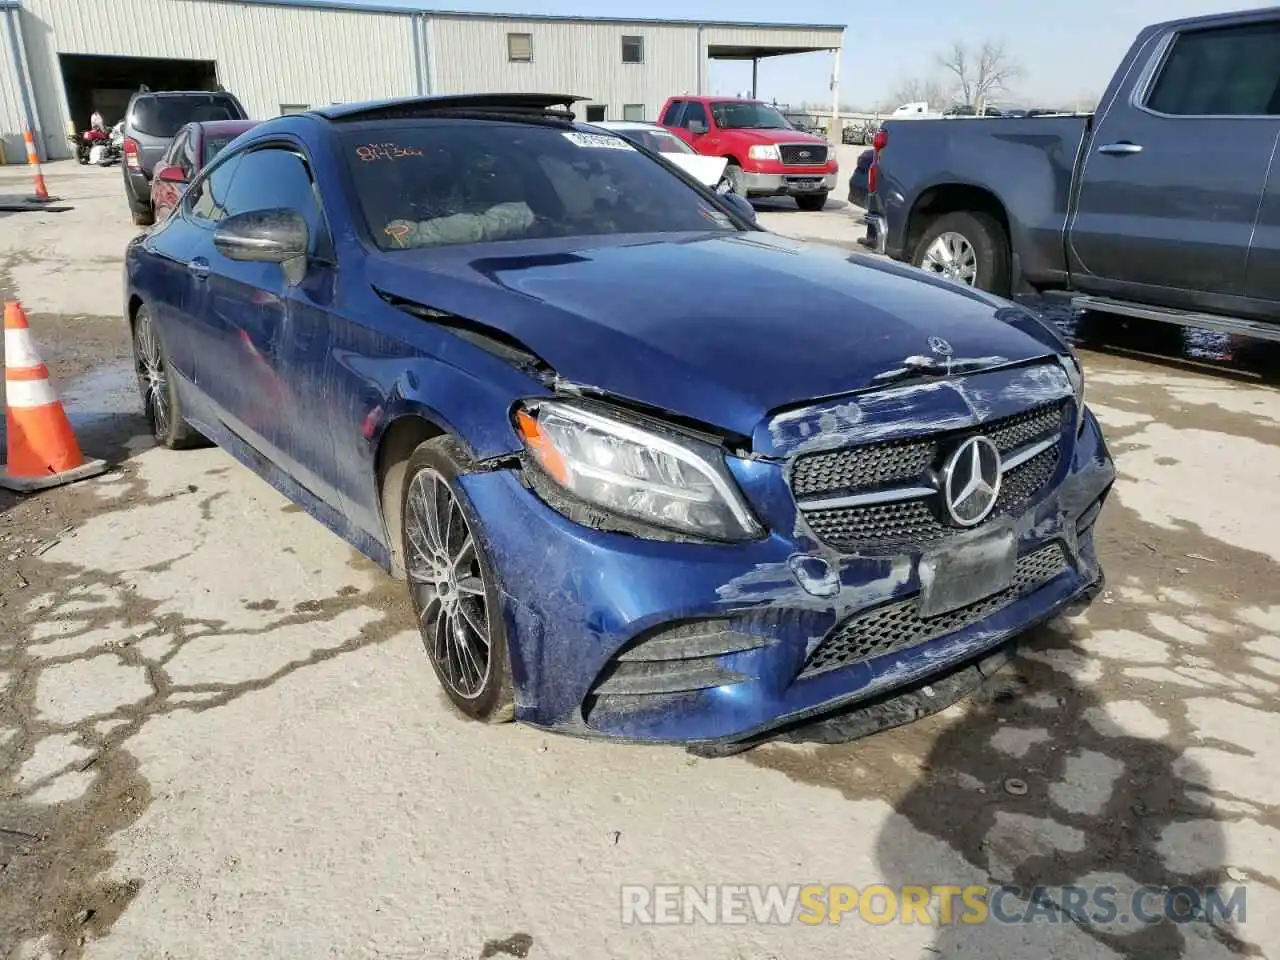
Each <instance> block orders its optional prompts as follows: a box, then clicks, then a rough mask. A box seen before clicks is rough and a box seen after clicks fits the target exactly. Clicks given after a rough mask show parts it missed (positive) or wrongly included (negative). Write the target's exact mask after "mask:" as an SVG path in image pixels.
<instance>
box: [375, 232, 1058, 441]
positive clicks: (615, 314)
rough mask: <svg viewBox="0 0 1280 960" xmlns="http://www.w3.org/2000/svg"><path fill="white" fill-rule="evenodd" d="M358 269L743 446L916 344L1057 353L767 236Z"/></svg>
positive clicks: (569, 247) (965, 306) (943, 295)
mask: <svg viewBox="0 0 1280 960" xmlns="http://www.w3.org/2000/svg"><path fill="white" fill-rule="evenodd" d="M368 269H369V280H370V282H371V283H372V284H373V285H374V286H375V287H377V288H379V289H381V290H383V291H385V292H386V293H390V294H394V295H396V296H398V297H403V298H405V299H409V300H413V301H416V302H418V303H421V304H424V305H427V306H431V307H435V308H437V309H441V310H446V311H449V312H451V313H454V314H457V315H459V316H462V317H465V318H467V319H469V320H471V321H475V322H480V323H483V324H486V325H488V326H491V327H493V328H496V329H498V330H501V331H503V332H505V333H506V334H508V335H510V336H512V337H514V338H515V339H517V340H518V341H520V342H521V343H523V344H525V345H526V346H527V347H528V348H529V349H530V350H532V351H533V352H535V353H536V354H538V355H539V356H540V357H542V358H543V359H544V360H545V361H546V362H547V363H549V364H550V365H551V366H552V367H553V368H554V369H555V371H556V372H557V373H558V374H559V375H560V376H561V377H562V378H564V379H566V380H569V381H572V382H575V383H578V384H581V385H585V386H588V387H594V388H596V389H598V390H600V391H603V392H605V393H609V394H613V395H616V396H619V397H625V398H630V399H631V400H634V401H638V402H640V403H644V404H648V405H650V406H653V407H657V408H662V409H666V410H669V411H671V412H673V413H676V414H679V415H682V416H684V417H688V418H692V419H694V420H698V421H701V422H703V423H707V424H711V425H715V426H718V427H720V428H722V429H725V430H730V431H733V432H735V433H738V434H740V435H743V436H749V435H750V434H751V433H752V430H753V429H754V427H755V426H756V425H758V424H759V423H760V422H761V421H762V420H763V419H764V418H765V416H766V414H769V413H770V412H773V411H777V410H779V409H782V408H786V407H792V406H796V405H799V404H803V403H806V402H809V401H813V400H817V399H821V398H827V397H834V396H840V395H843V394H847V393H850V392H853V391H858V390H863V389H865V388H867V387H873V386H877V385H878V381H876V379H875V377H876V375H877V374H882V373H884V372H885V371H888V370H892V369H896V368H900V367H901V366H902V364H903V361H904V360H905V359H906V358H907V357H910V356H922V355H923V356H929V355H931V345H930V338H931V337H933V338H941V339H943V340H945V341H946V342H947V343H948V344H950V347H951V349H952V351H953V355H954V356H955V357H957V358H977V357H991V358H999V359H1001V360H1006V361H1009V362H1016V361H1021V360H1027V359H1031V358H1034V357H1041V356H1047V355H1051V354H1053V353H1054V352H1057V350H1059V349H1061V340H1060V339H1059V338H1057V337H1056V335H1055V334H1053V333H1052V332H1050V331H1049V330H1048V328H1047V327H1045V326H1044V325H1043V324H1041V323H1040V322H1039V321H1038V320H1036V319H1035V318H1034V317H1032V316H1030V315H1029V314H1028V313H1027V312H1026V311H1025V310H1022V309H1021V308H1019V307H1016V306H1014V305H1012V304H1009V303H1007V302H1006V301H1002V300H998V299H996V298H994V297H988V296H987V295H985V294H982V293H978V292H974V291H972V290H969V289H968V288H964V287H959V286H957V285H955V284H953V283H950V282H947V281H943V280H939V279H935V278H932V277H930V276H928V275H927V274H925V273H923V272H922V271H919V270H916V269H914V268H911V267H906V266H903V265H900V264H894V263H892V262H890V261H884V260H880V259H877V258H872V257H869V256H866V255H860V254H850V253H848V252H847V251H843V250H839V249H836V248H832V247H822V246H816V245H809V244H804V243H801V242H799V241H792V240H787V239H785V238H782V237H778V236H776V235H773V234H768V233H739V234H730V235H719V236H714V237H708V236H706V235H702V234H699V235H669V236H666V237H664V238H663V239H657V240H655V239H654V238H653V237H652V236H644V237H601V238H577V239H575V240H538V241H525V242H509V243H493V244H475V245H468V246H465V247H452V248H440V249H435V250H425V249H424V250H405V251H396V252H393V253H384V254H378V255H375V256H373V257H371V258H370V261H369V267H368ZM935 345H936V344H935Z"/></svg>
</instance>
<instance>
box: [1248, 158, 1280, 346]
mask: <svg viewBox="0 0 1280 960" xmlns="http://www.w3.org/2000/svg"><path fill="white" fill-rule="evenodd" d="M1245 294H1246V295H1247V296H1249V297H1250V298H1252V299H1254V300H1259V301H1262V302H1261V303H1259V304H1258V306H1259V308H1261V311H1262V315H1263V316H1265V317H1269V318H1270V319H1272V320H1273V321H1274V320H1275V319H1276V317H1277V316H1278V315H1280V137H1277V138H1276V147H1275V152H1274V153H1273V154H1272V156H1271V173H1270V176H1269V177H1268V178H1267V185H1266V188H1265V189H1264V190H1263V192H1262V205H1261V206H1260V207H1259V208H1258V225H1257V228H1256V229H1255V230H1254V231H1253V244H1252V245H1251V246H1250V248H1249V265H1248V267H1247V269H1246V270H1245Z"/></svg>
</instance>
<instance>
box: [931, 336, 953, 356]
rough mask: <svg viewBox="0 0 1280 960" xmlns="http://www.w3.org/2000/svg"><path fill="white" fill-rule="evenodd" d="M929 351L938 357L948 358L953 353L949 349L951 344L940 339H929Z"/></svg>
mask: <svg viewBox="0 0 1280 960" xmlns="http://www.w3.org/2000/svg"><path fill="white" fill-rule="evenodd" d="M929 349H930V350H932V351H933V352H934V353H936V354H937V355H938V356H940V357H949V356H951V354H952V353H953V352H954V351H952V349H951V344H949V343H947V341H945V340H943V339H942V338H941V337H930V338H929Z"/></svg>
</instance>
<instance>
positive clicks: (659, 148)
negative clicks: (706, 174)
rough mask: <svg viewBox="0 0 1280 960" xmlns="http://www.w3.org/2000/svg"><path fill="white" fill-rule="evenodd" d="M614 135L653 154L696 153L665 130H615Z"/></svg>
mask: <svg viewBox="0 0 1280 960" xmlns="http://www.w3.org/2000/svg"><path fill="white" fill-rule="evenodd" d="M614 133H616V134H618V135H619V136H622V137H626V138H627V139H628V140H630V141H632V142H634V143H638V144H640V145H641V146H642V147H645V148H646V149H648V150H652V151H653V152H654V153H696V152H697V151H695V150H694V149H693V147H691V146H689V145H688V144H687V143H685V142H684V141H683V140H681V139H680V138H679V137H677V136H676V135H675V134H673V133H667V132H666V131H665V130H641V129H638V128H627V129H625V130H615V131H614Z"/></svg>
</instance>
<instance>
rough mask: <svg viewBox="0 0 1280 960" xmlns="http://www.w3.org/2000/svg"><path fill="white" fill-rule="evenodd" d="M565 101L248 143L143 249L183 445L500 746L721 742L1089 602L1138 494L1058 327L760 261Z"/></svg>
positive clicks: (170, 427) (144, 324)
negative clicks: (376, 586)
mask: <svg viewBox="0 0 1280 960" xmlns="http://www.w3.org/2000/svg"><path fill="white" fill-rule="evenodd" d="M576 99H577V98H573V97H560V96H551V95H547V96H542V95H529V94H523V95H509V96H498V95H488V96H460V97H436V98H422V99H413V100H404V101H394V102H379V103H371V104H360V105H344V106H335V107H332V108H329V109H326V110H317V111H313V112H311V113H306V114H301V115H293V116H286V117H280V118H278V119H275V120H270V121H267V122H265V123H263V124H260V125H259V126H256V127H255V128H254V129H253V130H251V131H249V132H248V133H246V134H244V135H242V136H241V137H239V138H238V139H237V140H236V141H234V142H233V143H232V144H231V145H229V146H228V147H227V148H225V149H224V150H223V152H222V153H221V154H220V155H219V157H218V158H217V160H216V161H215V162H214V163H213V164H211V165H210V166H209V167H208V168H207V169H205V170H204V171H203V172H202V173H201V174H200V176H198V177H197V178H196V179H195V180H194V181H193V182H192V183H191V184H190V186H189V187H188V188H187V190H186V193H185V195H184V197H183V199H182V202H181V204H180V205H179V207H178V208H177V209H176V210H175V212H174V213H173V215H172V216H170V217H169V218H168V219H167V220H165V221H164V222H163V223H162V224H159V225H158V226H156V227H155V228H154V229H152V230H151V231H149V232H148V233H146V234H144V235H142V236H140V237H138V238H137V239H135V240H134V241H133V242H132V243H131V245H130V247H129V250H128V255H127V259H126V287H127V292H126V297H127V304H126V315H127V318H128V321H129V324H130V328H131V330H132V334H133V343H134V350H135V359H136V364H137V372H138V380H139V386H140V389H141V391H142V395H143V400H144V403H145V408H146V411H147V415H148V416H149V418H150V420H151V424H152V427H153V429H154V432H155V435H156V438H157V439H158V440H159V442H160V443H162V444H163V445H165V446H168V447H181V446H186V445H191V444H193V443H198V442H201V441H202V440H204V438H208V439H209V440H212V441H214V442H216V443H217V444H219V445H220V446H222V447H224V448H225V449H226V450H227V451H229V452H230V453H231V454H232V455H233V456H235V457H236V458H237V459H238V460H240V461H241V462H242V463H244V464H245V465H247V466H249V467H250V468H251V469H253V470H255V471H257V472H258V473H260V474H261V475H262V476H263V477H264V478H266V479H267V480H268V481H269V482H270V483H272V484H273V485H274V486H275V487H277V488H278V489H279V490H280V491H282V492H283V493H284V494H285V495H286V496H288V497H290V498H292V499H293V500H294V501H295V502H297V503H298V504H300V505H301V506H303V507H304V508H305V509H306V510H307V511H308V512H309V513H311V514H312V515H313V516H314V517H316V518H317V519H319V520H320V521H321V522H323V523H325V524H326V525H327V526H329V527H330V528H331V529H333V530H334V531H335V532H337V533H338V534H339V535H340V536H342V537H343V538H345V539H346V540H348V541H350V542H351V543H352V544H353V545H355V546H356V547H357V548H358V549H359V550H360V551H362V552H363V553H364V554H366V555H367V556H369V557H370V558H372V559H373V560H374V561H376V562H377V563H379V564H381V565H382V566H384V567H385V568H386V569H388V570H389V571H391V572H392V573H393V574H395V575H398V576H400V577H403V578H405V579H406V580H407V581H408V586H409V591H410V595H411V597H412V603H413V608H414V610H415V612H416V614H417V617H418V622H419V625H420V628H421V631H422V638H423V643H424V645H425V647H426V652H427V655H428V657H429V658H430V660H431V663H432V665H433V667H434V669H435V672H436V674H437V676H438V678H439V680H440V683H441V685H442V686H443V688H444V690H445V691H446V692H447V694H448V696H449V697H450V699H451V700H452V702H453V703H454V704H456V705H457V707H458V708H459V709H460V710H461V711H462V712H463V713H464V714H466V715H468V716H470V717H473V718H475V719H478V720H486V721H500V720H508V719H512V718H515V719H518V720H522V721H525V722H528V723H531V724H536V725H539V726H543V727H547V728H551V729H556V730H561V731H566V732H572V733H578V734H596V735H603V736H612V737H619V738H626V739H633V740H644V741H675V742H685V743H691V744H704V745H717V744H719V745H726V744H728V745H732V744H734V743H740V742H742V741H744V740H746V739H750V738H759V737H760V736H762V735H764V734H767V733H768V732H769V731H772V730H776V729H778V728H780V727H782V726H784V725H791V724H794V723H795V722H796V721H798V720H801V719H805V718H811V717H817V716H821V715H824V714H828V713H831V712H832V711H836V710H838V709H843V708H845V707H847V706H849V705H852V704H855V703H858V702H860V701H865V700H868V699H870V698H874V697H878V696H882V695H884V694H886V693H888V692H890V691H894V690H899V689H904V688H907V687H909V686H911V685H919V684H921V683H924V682H926V681H928V680H929V679H930V678H933V677H938V676H940V675H943V674H946V673H948V672H950V671H954V670H955V669H958V668H959V667H960V666H962V665H964V664H967V663H970V662H972V661H974V660H975V659H976V658H979V657H983V656H986V655H987V654H989V653H990V651H991V650H992V649H993V648H995V647H997V646H1002V645H1004V644H1005V642H1006V641H1008V640H1010V639H1011V638H1012V637H1014V636H1015V635H1016V634H1018V633H1019V632H1020V631H1023V630H1025V629H1026V628H1027V627H1029V626H1031V625H1033V624H1035V623H1038V622H1040V621H1043V620H1045V619H1047V618H1049V617H1052V616H1054V615H1056V614H1059V613H1062V612H1063V611H1067V610H1076V609H1079V608H1081V607H1083V606H1084V605H1085V604H1087V603H1088V602H1089V601H1090V600H1091V599H1092V598H1093V596H1094V595H1095V594H1096V592H1097V590H1098V589H1099V587H1100V585H1101V583H1102V571H1101V569H1100V567H1099V564H1098V560H1097V557H1096V556H1095V553H1094V547H1093V533H1092V531H1093V526H1094V522H1095V520H1096V518H1097V516H1098V513H1099V511H1100V509H1101V507H1102V503H1103V500H1104V499H1105V497H1106V496H1107V493H1108V491H1109V489H1110V486H1111V483H1112V480H1113V478H1114V467H1113V465H1112V462H1111V459H1110V456H1109V454H1108V452H1107V449H1106V446H1105V444H1104V442H1103V438H1102V436H1101V433H1100V432H1099V429H1098V424H1097V421H1096V420H1095V419H1094V417H1093V415H1092V414H1091V413H1090V412H1089V411H1088V409H1087V408H1086V407H1085V405H1084V402H1083V390H1084V381H1083V374H1082V371H1081V368H1080V365H1079V363H1078V361H1077V359H1076V358H1075V356H1074V354H1073V353H1072V351H1071V350H1070V348H1069V347H1068V346H1067V345H1066V344H1065V343H1064V342H1063V340H1062V339H1061V338H1060V337H1059V336H1058V335H1057V333H1056V332H1054V331H1053V330H1052V329H1051V328H1049V327H1048V326H1046V325H1045V324H1044V323H1042V322H1041V321H1040V320H1039V319H1037V318H1036V317H1034V316H1033V315H1032V314H1030V313H1028V312H1027V311H1025V310H1024V309H1022V308H1020V307H1017V306H1015V305H1013V304H1011V303H1009V302H1007V301H1004V300H1000V299H997V298H993V297H990V296H987V295H985V294H982V293H979V292H976V291H974V290H972V289H969V288H966V287H963V286H961V285H959V284H956V283H953V282H950V281H947V280H944V279H941V278H937V277H933V276H930V275H928V274H925V273H923V272H920V271H917V270H915V269H913V268H911V267H907V266H902V265H898V264H894V263H892V262H890V261H887V260H882V259H876V258H874V257H871V256H869V255H866V254H858V253H849V252H848V251H844V250H838V249H835V248H825V247H812V246H809V245H806V244H804V243H801V242H797V241H792V240H788V239H784V238H781V237H778V236H775V235H773V234H770V233H767V232H765V231H762V230H761V229H759V228H758V227H756V226H754V225H753V224H752V223H751V222H750V221H749V220H748V219H747V218H745V217H743V216H742V215H741V213H740V212H739V211H738V208H737V207H735V206H734V205H733V204H732V203H731V202H729V201H727V200H725V199H724V198H722V197H719V196H717V195H716V194H715V193H714V192H712V191H709V190H707V189H706V188H704V187H702V186H701V185H699V184H698V183H697V182H696V181H694V180H692V179H690V178H688V177H687V176H685V175H683V174H682V173H680V172H679V171H677V170H675V169H673V168H672V167H671V166H670V165H668V164H666V163H663V162H662V161H661V160H660V159H659V158H657V157H656V156H654V155H652V154H650V153H648V152H646V151H645V150H644V149H643V148H639V147H637V146H635V145H633V144H631V143H629V142H628V141H626V140H623V139H621V138H619V137H616V136H613V135H611V134H609V133H607V132H604V131H601V130H599V129H596V128H592V127H589V126H586V125H584V124H580V123H577V122H575V121H574V119H573V115H572V113H571V112H570V109H569V107H570V105H571V104H572V102H573V101H574V100H576Z"/></svg>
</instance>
